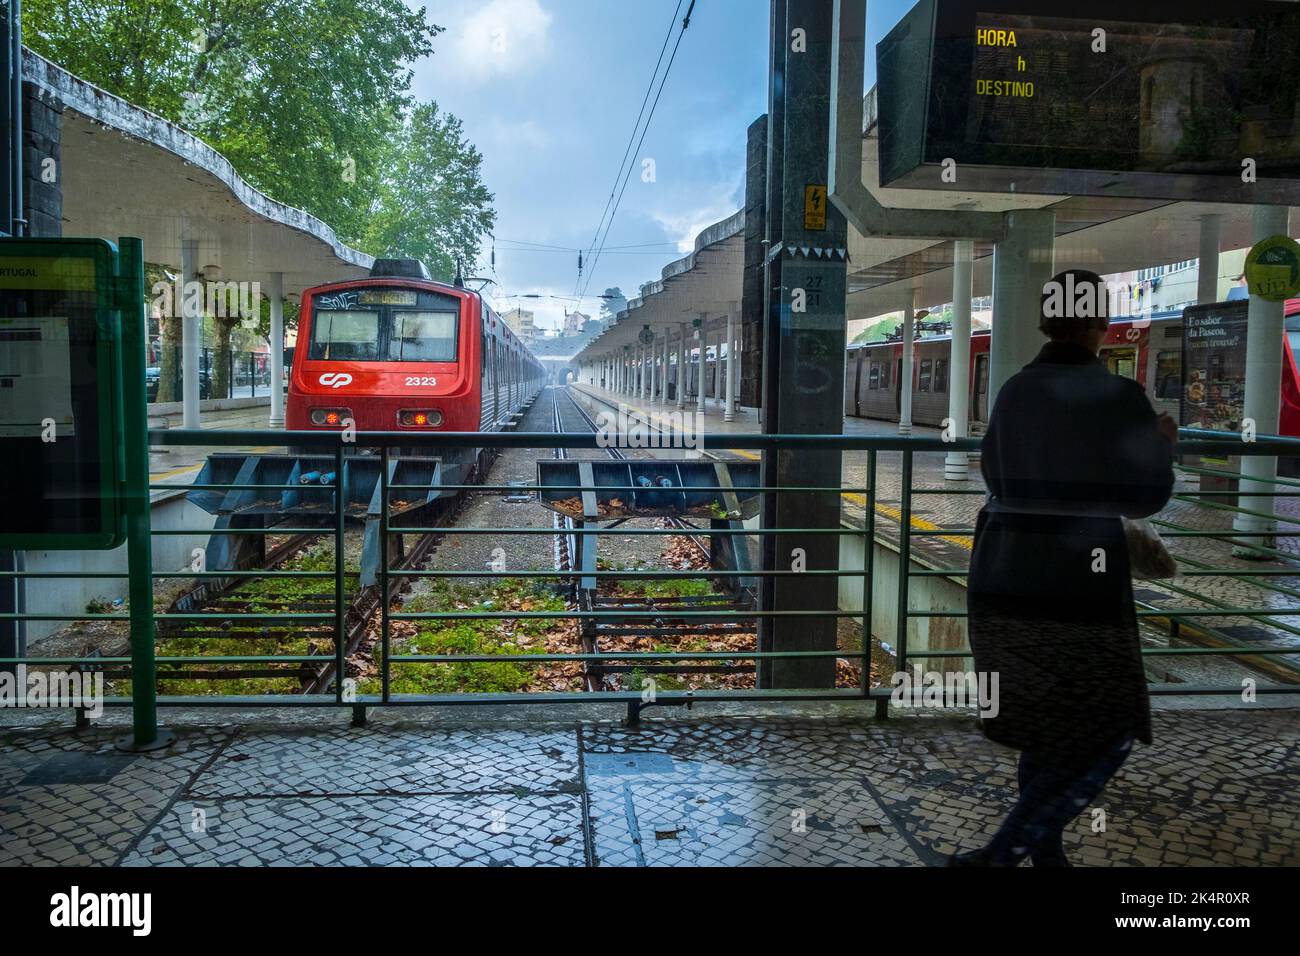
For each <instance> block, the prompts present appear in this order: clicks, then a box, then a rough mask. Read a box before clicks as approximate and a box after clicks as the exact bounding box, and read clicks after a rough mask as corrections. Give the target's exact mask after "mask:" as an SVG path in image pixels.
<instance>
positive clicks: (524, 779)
mask: <svg viewBox="0 0 1300 956" xmlns="http://www.w3.org/2000/svg"><path fill="white" fill-rule="evenodd" d="M593 709H594V708H586V710H585V712H578V713H577V715H576V716H572V715H570V716H566V713H567V712H566V713H561V712H559V711H554V710H548V711H543V710H541V709H539V708H532V711H531V712H530V713H528V714H525V713H524V712H523V711H514V712H511V713H510V714H509V715H507V716H501V717H498V716H496V715H493V716H487V717H479V716H476V715H475V714H470V713H468V712H463V711H458V712H455V713H452V714H450V715H445V714H439V713H437V712H433V711H410V710H407V711H402V712H400V713H398V712H395V711H391V710H390V711H378V712H372V721H371V723H370V725H369V726H368V727H366V728H360V729H356V728H348V727H347V726H346V723H345V721H346V715H345V714H344V713H341V712H324V713H322V712H313V713H312V714H310V715H307V714H304V713H303V712H301V711H299V712H297V713H293V714H291V713H289V712H288V711H275V712H272V713H270V714H256V715H253V716H250V717H243V716H240V715H237V714H220V715H217V714H214V713H212V712H210V711H209V712H204V713H192V712H187V713H176V712H167V713H166V714H165V715H164V716H165V719H166V720H167V722H168V723H169V724H170V725H171V726H173V727H175V728H176V729H177V730H178V731H179V732H180V737H179V740H178V742H177V743H175V744H174V745H172V746H171V747H170V748H168V749H166V750H163V751H159V752H155V753H152V754H142V755H126V754H120V753H118V752H116V751H114V750H113V749H112V738H113V736H114V735H115V734H116V733H120V732H121V731H122V730H123V729H124V728H125V722H126V718H127V715H126V714H125V713H122V712H119V711H114V712H111V713H110V714H109V715H107V716H106V717H105V719H104V721H103V722H102V723H100V724H96V725H95V726H94V727H93V728H91V729H88V730H83V731H80V732H74V731H72V730H69V729H68V728H67V727H66V726H58V725H57V724H56V723H55V721H56V720H57V719H58V718H57V715H55V714H52V713H50V712H46V713H44V714H39V715H38V714H35V713H34V712H28V713H27V714H26V715H24V716H23V717H22V718H20V719H21V720H22V721H23V722H21V723H13V722H11V723H9V724H8V726H5V727H3V728H2V729H0V865H109V866H131V867H143V866H303V865H309V866H310V865H321V866H334V865H375V866H416V865H438V866H458V865H468V866H481V865H533V866H584V865H585V866H674V865H696V864H702V865H718V866H781V865H817V866H823V865H840V864H852V865H863V866H934V865H941V864H942V862H943V860H944V858H945V857H946V855H947V854H948V853H950V852H953V851H954V850H957V849H967V848H973V847H975V846H978V845H980V844H981V843H982V842H983V841H984V840H986V839H987V838H988V836H989V835H990V834H991V833H992V832H993V830H994V829H995V828H996V825H997V823H998V821H999V819H1000V817H1001V816H1002V814H1004V813H1005V811H1006V810H1007V808H1008V807H1009V805H1010V803H1011V802H1012V800H1013V799H1014V787H1015V782H1014V781H1015V765H1014V754H1013V753H1012V752H1011V751H1008V750H1005V749H1003V748H1001V747H998V746H996V745H993V744H990V743H988V742H987V741H985V740H984V738H983V737H982V736H981V735H980V734H979V731H978V728H977V726H976V720H975V718H973V717H963V716H960V715H955V714H952V713H951V712H950V713H948V714H946V715H935V714H922V715H903V716H895V717H893V718H891V719H890V720H887V721H880V722H877V721H873V720H867V719H863V718H862V717H861V716H860V712H858V713H857V714H855V713H854V712H853V711H851V710H849V709H846V708H843V707H840V708H838V709H829V708H828V709H826V710H824V711H823V713H822V714H819V715H813V716H809V715H805V716H798V712H796V711H794V710H793V709H791V710H787V711H786V712H785V716H779V715H769V716H757V717H747V716H737V715H735V714H734V713H729V712H728V711H727V709H726V708H723V707H718V708H709V710H708V712H707V713H700V714H698V715H690V716H689V717H687V718H686V719H682V718H681V717H679V716H676V715H674V716H672V717H669V718H661V719H650V718H649V717H647V718H646V719H645V720H644V721H643V723H642V725H641V727H640V728H637V729H632V728H627V727H624V726H622V725H621V724H620V723H619V722H618V721H617V720H612V719H608V717H607V716H606V717H605V718H603V719H602V717H601V716H600V715H596V716H592V714H591V711H592V710H593ZM498 713H504V712H502V711H498ZM614 713H616V711H615V710H614V709H613V708H605V709H604V710H603V714H604V715H612V714H614ZM1297 717H1300V712H1297V711H1295V710H1269V709H1265V708H1263V707H1249V708H1243V709H1234V710H1179V711H1169V710H1163V711H1159V712H1157V714H1156V717H1155V737H1156V740H1155V743H1154V744H1153V745H1152V746H1138V747H1137V749H1135V751H1134V754H1133V756H1132V757H1131V758H1130V759H1129V761H1128V762H1127V763H1126V764H1125V766H1124V767H1123V768H1122V769H1121V770H1120V772H1119V774H1118V775H1117V776H1116V777H1115V779H1114V780H1113V781H1112V783H1111V785H1110V787H1109V788H1108V789H1107V790H1106V792H1105V793H1103V794H1102V796H1101V797H1099V798H1098V800H1097V801H1096V802H1095V804H1094V805H1093V806H1090V807H1088V808H1086V809H1085V810H1084V811H1083V812H1082V814H1081V815H1080V817H1079V818H1077V819H1076V820H1075V821H1074V823H1073V824H1072V825H1071V827H1070V828H1069V829H1068V831H1067V834H1066V844H1065V845H1066V849H1067V852H1068V853H1069V855H1070V857H1071V858H1072V860H1073V862H1074V863H1075V865H1079V866H1145V865H1167V866H1188V865H1234V864H1237V865H1241V864H1244V865H1266V866H1281V865H1300V720H1298V719H1297ZM5 719H6V720H9V721H12V720H13V719H14V718H13V715H12V712H11V714H9V715H7V716H6V718H5Z"/></svg>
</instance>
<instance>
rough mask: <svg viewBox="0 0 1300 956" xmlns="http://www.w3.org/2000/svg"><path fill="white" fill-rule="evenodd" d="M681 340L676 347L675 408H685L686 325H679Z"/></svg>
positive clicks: (683, 323)
mask: <svg viewBox="0 0 1300 956" xmlns="http://www.w3.org/2000/svg"><path fill="white" fill-rule="evenodd" d="M680 327H681V332H682V340H681V342H680V343H678V345H677V407H678V408H685V407H686V343H687V338H686V323H685V322H682V323H680Z"/></svg>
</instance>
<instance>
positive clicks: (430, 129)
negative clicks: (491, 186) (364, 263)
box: [364, 103, 496, 281]
mask: <svg viewBox="0 0 1300 956" xmlns="http://www.w3.org/2000/svg"><path fill="white" fill-rule="evenodd" d="M482 164H483V157H482V156H481V155H480V153H479V151H478V150H477V149H475V148H474V147H473V146H472V145H471V144H470V143H468V142H466V141H465V137H464V133H463V130H462V126H461V121H460V120H459V119H457V118H456V117H454V116H452V115H451V114H449V113H444V112H441V111H440V110H439V109H438V106H437V104H436V103H425V104H421V105H420V106H417V107H415V109H414V110H412V111H411V113H410V115H409V116H408V117H407V118H406V120H405V122H404V123H403V124H402V126H401V128H400V130H398V131H397V133H396V134H395V135H394V136H393V138H392V140H391V144H390V149H389V152H388V159H387V162H386V164H385V167H384V170H383V172H382V173H381V175H380V183H379V192H378V196H377V202H376V208H375V212H374V214H373V215H372V216H371V217H370V219H369V227H368V229H367V232H366V236H365V240H364V245H365V246H366V248H367V250H368V251H370V252H373V253H374V254H375V255H384V256H395V257H407V258H414V259H420V260H422V261H423V262H424V263H425V265H427V266H428V267H429V271H430V272H432V273H433V276H434V278H436V279H442V280H444V281H449V280H450V279H451V278H452V277H453V276H454V275H455V273H456V261H457V259H459V260H460V262H461V263H462V264H463V265H464V267H465V268H466V269H470V268H472V267H473V265H474V262H475V260H476V259H477V258H478V253H479V245H480V237H481V236H482V235H483V233H485V232H490V231H491V229H492V226H493V224H494V223H495V222H496V213H495V212H493V210H492V194H491V193H490V192H488V190H487V187H485V186H484V185H483V182H482V179H481V176H480V170H481V167H482Z"/></svg>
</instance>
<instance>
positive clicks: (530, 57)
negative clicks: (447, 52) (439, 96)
mask: <svg viewBox="0 0 1300 956" xmlns="http://www.w3.org/2000/svg"><path fill="white" fill-rule="evenodd" d="M551 20H552V17H551V14H550V13H548V12H547V11H546V10H544V9H543V8H542V5H541V4H540V3H538V0H491V2H490V3H487V4H485V5H482V6H477V9H475V10H474V11H473V12H472V13H470V14H469V15H468V16H466V17H465V19H464V20H462V21H460V22H459V23H450V24H448V27H447V35H448V37H449V38H450V39H451V40H452V47H451V52H452V59H453V61H454V64H455V67H456V70H457V71H458V72H459V73H460V74H461V75H462V76H464V77H466V78H469V79H477V80H486V79H489V78H491V77H493V76H506V75H509V74H513V73H521V72H524V71H525V70H527V69H529V68H531V67H533V66H535V65H537V64H538V63H540V62H542V61H543V60H544V59H545V58H546V53H547V49H548V47H549V45H550V31H551Z"/></svg>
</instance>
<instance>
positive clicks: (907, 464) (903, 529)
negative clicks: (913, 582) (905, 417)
mask: <svg viewBox="0 0 1300 956" xmlns="http://www.w3.org/2000/svg"><path fill="white" fill-rule="evenodd" d="M898 505H899V518H898V609H897V616H898V647H897V655H896V658H897V660H898V670H899V672H900V673H902V672H905V671H906V670H907V613H908V612H907V603H908V585H909V584H910V580H909V575H908V572H909V571H910V570H911V567H912V450H911V449H910V448H908V449H904V451H903V474H902V479H901V483H900V487H899V502H898Z"/></svg>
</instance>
